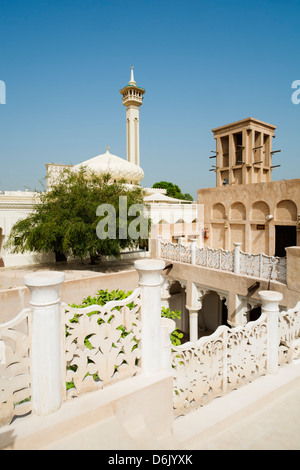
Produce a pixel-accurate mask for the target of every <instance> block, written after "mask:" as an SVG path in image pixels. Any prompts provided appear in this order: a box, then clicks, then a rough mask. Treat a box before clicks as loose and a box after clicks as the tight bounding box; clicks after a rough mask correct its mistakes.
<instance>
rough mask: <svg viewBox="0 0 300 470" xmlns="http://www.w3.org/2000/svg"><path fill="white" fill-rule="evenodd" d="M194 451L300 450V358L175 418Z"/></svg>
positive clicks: (176, 427) (183, 440)
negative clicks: (274, 373)
mask: <svg viewBox="0 0 300 470" xmlns="http://www.w3.org/2000/svg"><path fill="white" fill-rule="evenodd" d="M174 437H175V439H176V440H177V441H178V442H180V443H181V444H182V446H183V447H184V448H185V449H190V450H196V449H197V450H300V363H297V364H290V365H286V366H282V367H280V368H279V370H278V373H277V374H276V375H267V376H263V377H260V378H258V379H256V380H255V381H254V382H253V383H251V384H248V385H246V386H244V387H242V388H240V389H238V390H233V391H231V392H229V393H228V394H227V395H225V396H223V397H221V398H216V399H214V400H213V401H212V402H210V403H209V404H207V405H205V406H203V407H201V408H199V409H198V410H195V411H193V412H191V413H190V414H188V415H186V416H181V417H178V418H177V419H175V420H174Z"/></svg>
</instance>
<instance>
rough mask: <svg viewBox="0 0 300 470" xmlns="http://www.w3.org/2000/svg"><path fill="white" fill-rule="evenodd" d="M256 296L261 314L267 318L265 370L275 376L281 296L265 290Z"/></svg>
mask: <svg viewBox="0 0 300 470" xmlns="http://www.w3.org/2000/svg"><path fill="white" fill-rule="evenodd" d="M258 295H259V297H260V299H261V302H262V314H266V316H267V330H268V331H267V370H268V373H269V374H276V372H277V370H278V347H279V332H278V314H279V302H280V301H281V300H282V294H281V293H280V292H276V291H271V290H265V291H260V292H259V293H258Z"/></svg>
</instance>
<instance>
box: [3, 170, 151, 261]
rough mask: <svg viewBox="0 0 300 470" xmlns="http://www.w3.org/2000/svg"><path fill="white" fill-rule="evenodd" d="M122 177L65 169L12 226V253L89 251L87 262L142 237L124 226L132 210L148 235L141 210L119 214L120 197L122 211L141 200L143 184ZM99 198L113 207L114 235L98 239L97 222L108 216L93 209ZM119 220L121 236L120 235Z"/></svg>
mask: <svg viewBox="0 0 300 470" xmlns="http://www.w3.org/2000/svg"><path fill="white" fill-rule="evenodd" d="M124 183H125V181H122V182H118V183H113V184H111V183H110V175H97V174H95V173H93V172H88V171H87V170H86V169H85V168H83V169H81V170H80V171H79V172H76V173H75V172H74V171H71V170H69V169H68V170H65V171H64V172H62V174H61V176H60V177H59V178H58V180H57V182H56V183H55V184H54V185H53V187H52V188H51V190H49V191H48V192H45V193H41V195H40V203H39V204H37V205H36V207H35V209H34V210H33V212H32V213H31V214H30V215H29V216H28V217H26V218H25V219H23V220H20V221H18V222H17V223H16V224H15V225H14V226H13V228H12V231H11V233H10V237H9V239H8V241H7V243H6V248H8V249H10V250H12V252H13V253H17V252H20V253H24V252H26V251H31V252H38V253H42V252H44V253H49V252H53V251H54V252H55V254H56V260H57V261H59V260H61V259H65V256H66V254H71V255H73V256H74V257H80V258H85V257H87V256H90V258H91V262H92V263H94V262H95V260H96V259H97V257H99V255H114V256H116V257H119V256H120V250H122V249H124V248H128V247H134V246H135V245H137V244H138V243H139V242H140V241H141V240H140V239H139V238H137V239H134V238H133V237H132V236H130V230H128V227H129V225H130V223H131V222H133V220H134V219H137V216H140V217H141V218H140V220H141V221H144V222H145V223H146V225H147V235H148V232H149V229H150V221H148V220H146V219H144V217H143V216H142V215H141V214H140V212H138V213H136V214H135V215H129V216H127V217H126V218H125V219H124V217H120V205H119V201H120V199H119V198H120V197H122V196H123V200H125V204H126V208H125V210H126V211H127V214H128V209H129V208H130V207H131V206H132V205H133V204H143V190H142V188H140V187H138V186H135V187H134V188H129V187H128V186H126V185H125V184H124ZM103 204H110V205H111V207H113V208H114V209H115V219H114V222H115V228H116V230H115V238H111V237H109V236H108V237H107V238H102V239H101V238H99V236H98V235H97V232H96V229H97V226H98V224H99V223H100V222H101V221H102V223H103V222H104V221H103V219H105V218H106V219H107V223H108V224H109V221H110V219H109V214H107V212H105V213H102V214H100V215H97V208H98V207H99V206H101V205H103ZM102 207H103V206H102ZM123 212H124V211H123ZM123 215H124V214H123ZM121 221H123V236H121V237H120V230H119V229H120V227H121ZM124 223H125V225H126V226H125V227H124ZM124 229H125V237H124ZM138 229H139V227H137V230H136V232H138Z"/></svg>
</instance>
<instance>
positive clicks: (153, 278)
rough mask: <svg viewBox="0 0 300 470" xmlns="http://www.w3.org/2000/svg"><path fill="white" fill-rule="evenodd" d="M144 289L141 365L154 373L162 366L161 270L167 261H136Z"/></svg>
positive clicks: (140, 284)
mask: <svg viewBox="0 0 300 470" xmlns="http://www.w3.org/2000/svg"><path fill="white" fill-rule="evenodd" d="M134 267H135V269H136V270H137V272H138V275H139V286H140V287H141V289H142V296H141V299H142V306H141V317H142V336H141V348H142V358H141V367H142V370H143V372H146V373H150V374H151V373H154V372H157V371H159V370H160V369H161V368H162V353H161V351H162V347H161V285H162V275H161V272H162V270H163V269H164V267H165V262H164V261H162V260H157V259H142V260H137V261H135V262H134Z"/></svg>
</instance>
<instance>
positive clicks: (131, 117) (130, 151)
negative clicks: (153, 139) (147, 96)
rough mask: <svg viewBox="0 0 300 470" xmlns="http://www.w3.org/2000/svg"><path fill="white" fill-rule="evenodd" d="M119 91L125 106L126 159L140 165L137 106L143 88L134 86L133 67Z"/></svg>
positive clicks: (141, 101)
mask: <svg viewBox="0 0 300 470" xmlns="http://www.w3.org/2000/svg"><path fill="white" fill-rule="evenodd" d="M120 93H121V95H122V97H123V105H124V106H126V141H127V161H128V162H131V163H134V164H135V165H138V166H140V131H139V107H140V106H141V105H142V104H143V94H144V93H145V90H144V89H143V88H140V87H138V86H136V82H135V80H134V75H133V67H131V76H130V81H129V83H128V85H127V86H125V87H124V88H122V90H120Z"/></svg>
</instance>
